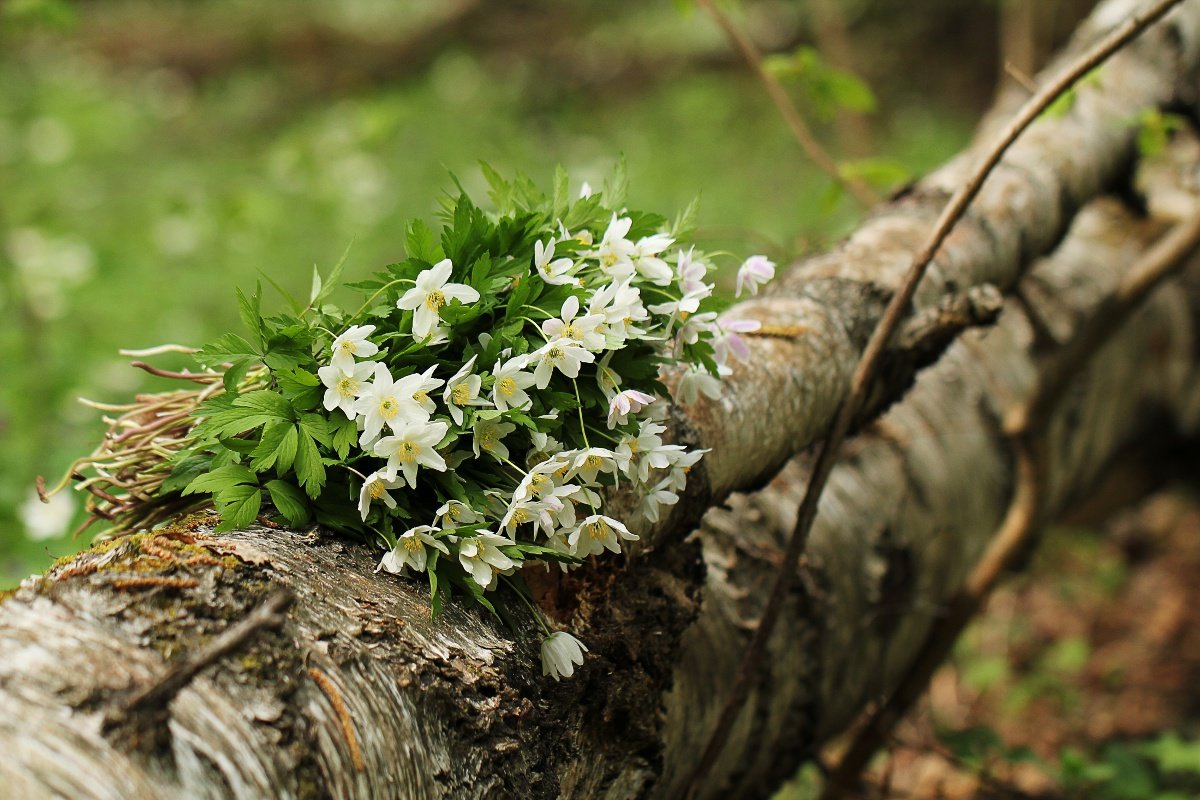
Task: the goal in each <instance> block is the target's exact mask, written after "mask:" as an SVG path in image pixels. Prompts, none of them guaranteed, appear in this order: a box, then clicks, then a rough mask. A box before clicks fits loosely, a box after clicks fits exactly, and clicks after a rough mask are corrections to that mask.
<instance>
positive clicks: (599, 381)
mask: <svg viewBox="0 0 1200 800" xmlns="http://www.w3.org/2000/svg"><path fill="white" fill-rule="evenodd" d="M616 352H617V351H616V350H609V351H608V352H607V353H605V354H604V358H602V359H600V361H599V363H597V364H596V385H597V386H599V387H600V391H602V392H604V396H605V397H607V398H609V399H610V400H611V399H612V396H613V395H614V394H616V393H617V387H619V386H620V385H621V376H620V374H619V373H618V372H617V371H616V370H615V369H613V368H612V367H611V366H610V364H611V363H612V359H613V355H614V354H615V353H616Z"/></svg>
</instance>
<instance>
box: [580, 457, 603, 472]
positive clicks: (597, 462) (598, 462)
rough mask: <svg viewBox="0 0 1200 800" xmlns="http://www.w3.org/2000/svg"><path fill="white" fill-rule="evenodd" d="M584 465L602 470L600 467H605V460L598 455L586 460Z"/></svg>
mask: <svg viewBox="0 0 1200 800" xmlns="http://www.w3.org/2000/svg"><path fill="white" fill-rule="evenodd" d="M584 463H585V464H587V465H588V466H589V467H591V468H592V469H600V467H602V466H604V459H602V458H601V457H600V456H597V455H591V456H588V457H587V458H586V459H584Z"/></svg>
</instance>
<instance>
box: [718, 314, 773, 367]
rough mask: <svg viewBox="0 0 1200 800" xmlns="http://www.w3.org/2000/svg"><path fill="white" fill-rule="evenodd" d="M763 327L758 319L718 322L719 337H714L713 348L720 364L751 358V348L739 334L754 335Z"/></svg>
mask: <svg viewBox="0 0 1200 800" xmlns="http://www.w3.org/2000/svg"><path fill="white" fill-rule="evenodd" d="M761 327H762V323H761V322H759V321H758V320H756V319H723V320H720V321H718V322H717V331H718V332H717V335H716V336H714V337H713V341H712V346H713V350H715V351H716V353H715V355H714V357H715V358H716V361H717V363H718V364H727V363H729V359H730V358H731V357H732V358H734V359H737V360H738V361H747V360H749V358H750V348H748V347H746V342H745V340H744V339H742V337H741V336H739V335H738V334H739V333H753V332H754V331H756V330H758V329H759V328H761Z"/></svg>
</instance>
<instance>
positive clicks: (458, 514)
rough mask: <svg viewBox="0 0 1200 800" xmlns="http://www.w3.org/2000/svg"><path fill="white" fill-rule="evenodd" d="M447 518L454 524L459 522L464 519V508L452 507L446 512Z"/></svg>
mask: <svg viewBox="0 0 1200 800" xmlns="http://www.w3.org/2000/svg"><path fill="white" fill-rule="evenodd" d="M446 516H447V517H449V518H450V519H451V521H453V522H458V521H459V520H460V519H461V518H462V508H461V507H459V506H456V505H451V506H450V508H448V509H447V510H446Z"/></svg>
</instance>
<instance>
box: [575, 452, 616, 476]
mask: <svg viewBox="0 0 1200 800" xmlns="http://www.w3.org/2000/svg"><path fill="white" fill-rule="evenodd" d="M574 455H575V457H574V458H573V459H571V469H570V471H569V472H568V473H567V475H566V478H567V480H570V479H571V478H573V477H575V476H576V475H582V476H583V479H584V480H585V481H587V482H588V483H595V481H596V476H597V475H598V474H599V473H601V472H609V473H612V474H613V475H614V476H615V475H616V474H617V461H616V454H615V453H614V452H613V451H612V450H605V449H604V448H603V447H589V448H587V449H586V450H579V451H578V452H576V453H575V454H574Z"/></svg>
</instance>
